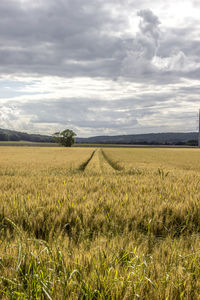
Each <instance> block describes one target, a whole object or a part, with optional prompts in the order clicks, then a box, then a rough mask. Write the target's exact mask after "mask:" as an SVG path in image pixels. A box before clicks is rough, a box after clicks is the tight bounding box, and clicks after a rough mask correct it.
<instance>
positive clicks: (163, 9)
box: [0, 0, 200, 137]
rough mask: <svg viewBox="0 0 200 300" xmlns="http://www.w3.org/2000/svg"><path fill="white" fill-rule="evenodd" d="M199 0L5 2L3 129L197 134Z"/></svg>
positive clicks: (0, 32) (0, 44)
mask: <svg viewBox="0 0 200 300" xmlns="http://www.w3.org/2000/svg"><path fill="white" fill-rule="evenodd" d="M199 16H200V2H199V1H198V0H176V1H174V0H166V1H163V0H154V1H150V0H107V1H105V0H34V1H33V0H0V128H7V129H14V130H19V131H26V132H30V133H41V134H52V133H54V132H55V131H57V130H62V129H65V128H70V129H73V130H74V131H75V132H76V133H77V134H78V135H79V136H82V137H86V136H93V135H104V134H106V135H116V134H132V133H133V134H135V133H150V132H169V131H172V132H181V131H185V132H186V131H197V129H198V115H197V112H198V109H199V107H200V18H199Z"/></svg>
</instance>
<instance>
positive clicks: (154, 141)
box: [0, 128, 198, 146]
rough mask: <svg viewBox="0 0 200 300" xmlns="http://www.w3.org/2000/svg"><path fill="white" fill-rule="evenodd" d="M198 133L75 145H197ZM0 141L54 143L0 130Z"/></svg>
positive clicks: (136, 136)
mask: <svg viewBox="0 0 200 300" xmlns="http://www.w3.org/2000/svg"><path fill="white" fill-rule="evenodd" d="M197 140H198V133H197V132H188V133H175V132H168V133H149V134H134V135H116V136H95V137H89V138H80V137H77V138H76V143H78V144H80V143H82V144H83V143H84V144H139V145H140V144H143V145H145V144H147V145H192V146H195V145H197ZM0 141H29V142H40V143H41V142H44V143H48V142H50V143H54V142H55V141H54V140H53V138H52V137H51V136H46V135H40V134H28V133H24V132H18V131H12V130H7V129H1V128H0Z"/></svg>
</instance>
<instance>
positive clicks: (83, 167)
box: [78, 150, 97, 171]
mask: <svg viewBox="0 0 200 300" xmlns="http://www.w3.org/2000/svg"><path fill="white" fill-rule="evenodd" d="M96 151H97V150H94V151H93V152H92V154H91V155H90V157H89V158H88V159H87V160H86V161H84V162H83V163H82V164H81V165H80V166H79V167H78V170H79V171H85V169H86V167H87V165H88V164H89V162H90V161H91V160H92V158H93V156H94V154H95V152H96Z"/></svg>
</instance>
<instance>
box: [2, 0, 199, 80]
mask: <svg viewBox="0 0 200 300" xmlns="http://www.w3.org/2000/svg"><path fill="white" fill-rule="evenodd" d="M144 2H145V1H142V3H143V4H144ZM145 3H146V5H147V4H148V1H146V2H145ZM106 4H107V5H106ZM133 4H134V5H133ZM109 5H110V6H109ZM126 5H127V7H132V9H133V10H134V11H135V14H137V15H138V17H140V24H139V32H138V33H137V34H130V33H129V34H128V35H127V34H125V30H126V29H127V28H128V20H127V19H126V18H125V16H124V15H123V14H121V16H120V14H119V13H118V14H117V15H114V14H113V13H111V8H112V7H118V10H119V9H120V6H121V7H125V6H126ZM134 7H135V1H128V0H126V1H123V2H122V1H119V0H118V1H108V3H106V2H104V1H101V0H96V1H92V0H87V1H82V0H43V1H35V2H34V1H33V2H31V1H24V2H20V1H17V0H12V1H8V0H1V1H0V72H1V73H2V74H13V73H17V74H24V73H29V74H36V75H57V76H66V77H75V76H87V77H105V78H111V79H113V78H117V77H125V78H127V79H131V78H132V79H134V80H135V81H140V82H142V81H144V82H145V81H147V80H150V81H154V82H160V83H162V82H163V83H166V82H169V81H173V80H178V79H179V78H180V77H181V76H183V77H187V76H188V77H192V76H193V70H192V71H191V70H189V72H188V71H187V70H184V72H182V71H181V70H179V71H178V73H176V71H177V70H174V73H173V68H172V69H171V70H160V69H159V68H158V66H155V65H154V64H153V63H152V60H153V58H154V57H155V56H156V55H159V56H160V57H161V58H163V57H166V56H170V55H173V53H175V52H177V53H178V52H179V51H182V53H184V54H185V56H186V57H187V56H188V57H191V59H192V61H193V60H194V62H196V63H197V62H199V57H198V53H199V49H200V42H199V41H194V40H193V39H192V36H191V37H190V33H191V30H192V28H190V29H187V30H185V31H184V32H183V34H180V31H178V30H177V31H176V29H174V31H172V30H171V32H168V31H167V30H166V34H165V37H166V38H163V34H162V32H161V29H160V24H161V22H162V20H159V18H158V17H157V16H156V15H155V14H154V13H153V12H152V11H150V10H149V9H143V10H139V11H138V12H137V10H136V9H135V8H134ZM109 9H110V10H109ZM119 12H120V11H119ZM186 40H187V43H186ZM166 49H169V50H166ZM194 76H196V73H194Z"/></svg>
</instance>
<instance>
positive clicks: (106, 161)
mask: <svg viewBox="0 0 200 300" xmlns="http://www.w3.org/2000/svg"><path fill="white" fill-rule="evenodd" d="M122 169H123V168H122V167H121V166H120V165H119V164H118V163H117V162H115V161H113V160H112V159H110V158H109V157H108V156H107V154H106V153H105V152H104V151H103V150H102V149H100V148H98V149H96V150H94V151H93V152H92V154H91V155H90V157H89V158H88V159H87V160H86V161H85V162H83V163H82V164H81V165H80V166H79V168H78V170H79V171H82V172H84V171H94V172H96V173H105V172H106V170H107V172H115V171H121V170H122Z"/></svg>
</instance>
